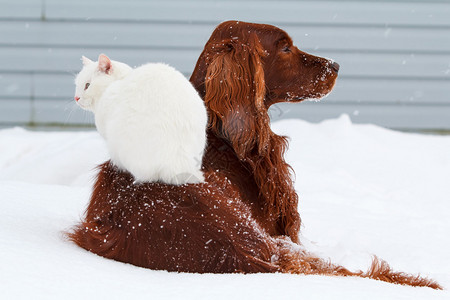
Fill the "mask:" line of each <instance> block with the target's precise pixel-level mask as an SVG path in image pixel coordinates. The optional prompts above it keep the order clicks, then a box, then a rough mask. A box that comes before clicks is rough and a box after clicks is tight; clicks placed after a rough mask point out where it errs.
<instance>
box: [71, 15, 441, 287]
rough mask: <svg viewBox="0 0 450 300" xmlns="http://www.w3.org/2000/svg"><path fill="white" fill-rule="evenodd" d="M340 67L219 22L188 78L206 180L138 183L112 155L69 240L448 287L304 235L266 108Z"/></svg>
mask: <svg viewBox="0 0 450 300" xmlns="http://www.w3.org/2000/svg"><path fill="white" fill-rule="evenodd" d="M338 69H339V66H338V65H337V64H336V63H333V62H332V61H330V60H327V59H324V58H320V57H316V56H312V55H310V54H307V53H305V52H302V51H300V50H299V49H298V48H297V47H295V46H294V45H293V44H292V40H291V38H290V37H289V36H288V35H287V33H286V32H284V31H283V30H281V29H279V28H277V27H274V26H271V25H264V24H252V23H245V22H238V21H228V22H224V23H222V24H220V25H219V26H218V27H217V28H216V29H215V31H214V32H213V33H212V36H211V38H210V39H209V40H208V42H207V43H206V45H205V48H204V50H203V52H202V54H201V55H200V58H199V60H198V62H197V65H196V67H195V70H194V72H193V74H192V77H191V82H192V83H193V85H194V86H195V87H196V89H197V90H198V92H199V94H200V95H201V96H202V98H203V99H204V101H205V104H206V107H207V109H208V113H209V118H210V120H209V128H208V130H207V137H208V144H207V148H206V152H205V155H204V158H203V170H204V172H205V183H202V184H195V185H192V184H187V185H179V186H176V185H167V184H163V183H158V182H156V183H141V184H138V183H135V182H134V180H133V178H132V176H131V175H130V174H129V173H128V172H126V171H121V170H119V169H117V168H116V167H115V166H113V165H112V164H111V163H110V162H109V161H108V162H105V163H104V164H102V165H100V166H99V173H98V176H97V179H96V182H95V186H94V189H93V192H92V196H91V199H90V203H89V206H88V208H87V210H86V214H85V216H84V220H83V221H82V222H81V224H79V225H78V226H77V227H76V228H74V230H73V231H72V232H71V233H69V238H70V239H71V240H73V241H74V242H75V243H76V244H78V245H79V246H80V247H82V248H84V249H86V250H88V251H91V252H93V253H96V254H98V255H100V256H103V257H106V258H110V259H114V260H117V261H121V262H126V263H130V264H134V265H136V266H141V267H145V268H150V269H155V270H168V271H176V272H196V273H232V272H243V273H257V272H284V273H295V274H323V275H339V276H360V277H367V278H373V279H378V280H382V281H387V282H392V283H398V284H407V285H412V286H428V287H431V288H435V289H440V288H441V287H440V286H439V285H438V284H437V283H436V282H434V281H433V280H430V279H426V278H422V277H420V276H413V275H408V274H405V273H401V272H394V271H392V270H391V268H390V267H389V266H388V264H387V263H386V262H384V261H380V260H378V259H377V258H375V259H374V261H373V263H372V266H371V268H370V269H369V270H368V271H367V272H362V271H358V272H351V271H349V270H347V269H346V268H344V267H342V266H338V265H335V264H332V263H330V262H328V261H326V260H324V259H322V258H320V257H317V256H315V255H313V254H311V253H308V252H307V251H306V250H305V249H304V248H303V247H302V246H301V244H300V243H299V241H298V233H299V228H300V217H299V214H298V210H297V205H298V196H297V194H296V192H295V189H294V185H293V180H292V170H291V168H290V166H289V165H288V164H287V163H286V162H285V160H284V158H283V155H284V152H285V150H286V148H287V139H286V137H283V136H278V135H276V134H275V133H273V132H272V131H271V129H270V120H269V115H268V108H269V107H270V106H271V105H272V104H274V103H278V102H287V101H290V102H300V101H302V100H305V99H317V98H321V97H322V96H324V95H326V94H328V93H329V92H330V91H331V90H332V88H333V86H334V84H335V81H336V78H337V73H338ZM149 155H151V153H149Z"/></svg>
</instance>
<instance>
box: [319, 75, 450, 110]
mask: <svg viewBox="0 0 450 300" xmlns="http://www.w3.org/2000/svg"><path fill="white" fill-rule="evenodd" d="M323 101H324V102H326V103H334V104H343V103H349V102H350V103H374V104H390V105H395V104H398V105H402V106H404V105H418V104H420V105H435V104H439V105H448V106H450V82H439V81H431V82H424V81H422V80H387V79H349V78H338V81H337V83H336V86H335V88H334V89H333V92H332V93H331V94H330V96H328V97H327V98H326V99H324V100H323ZM449 118H450V115H449Z"/></svg>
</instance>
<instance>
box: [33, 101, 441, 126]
mask: <svg viewBox="0 0 450 300" xmlns="http://www.w3.org/2000/svg"><path fill="white" fill-rule="evenodd" d="M343 113H345V114H348V115H349V116H350V117H351V119H352V121H353V122H354V123H376V124H379V125H381V126H386V127H391V128H409V129H444V128H450V118H448V116H449V115H450V106H396V105H386V104H380V105H377V104H373V105H367V104H366V105H365V104H356V103H355V104H340V105H333V104H330V103H326V102H319V103H311V102H306V103H297V104H286V103H283V104H279V105H277V107H274V108H272V109H271V111H270V115H271V119H272V120H273V121H276V120H279V119H281V118H283V119H286V118H301V119H303V120H306V121H309V122H320V121H322V120H323V119H328V118H336V117H338V116H339V115H341V114H343ZM411 120H413V122H411ZM34 122H36V123H45V124H50V123H59V124H65V125H71V124H94V117H93V114H92V113H90V112H87V111H83V110H81V109H79V108H76V107H75V106H73V105H70V104H62V103H61V101H57V100H45V101H37V102H36V103H35V115H34Z"/></svg>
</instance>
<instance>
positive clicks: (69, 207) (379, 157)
mask: <svg viewBox="0 0 450 300" xmlns="http://www.w3.org/2000/svg"><path fill="white" fill-rule="evenodd" d="M272 127H273V129H274V131H275V132H277V133H279V134H285V135H288V136H290V137H291V143H290V148H289V151H288V153H287V159H288V161H289V162H290V163H291V164H292V166H293V168H294V170H295V172H296V176H297V178H296V188H297V191H298V192H299V194H300V205H299V210H300V215H301V216H302V219H303V227H302V237H301V240H302V241H303V243H304V244H305V245H306V246H307V248H309V249H310V250H311V251H314V252H316V253H319V254H320V255H322V256H324V257H330V258H331V260H332V261H333V262H335V263H339V264H343V265H344V266H347V267H348V268H351V269H366V268H367V267H368V266H369V263H370V259H371V255H372V254H376V255H378V256H379V257H380V258H383V259H385V260H386V261H388V262H389V263H390V264H391V266H392V267H394V268H395V269H397V270H402V271H405V272H409V273H421V274H422V275H425V276H429V277H432V278H434V279H436V280H437V281H438V282H439V283H441V284H442V285H443V286H444V288H450V250H449V249H450V136H431V135H419V134H406V133H400V132H395V131H391V130H387V129H383V128H380V127H376V126H373V125H354V124H352V123H351V122H350V120H349V118H348V117H347V116H342V117H341V118H339V119H334V120H328V121H325V122H322V123H320V124H311V123H307V122H304V121H300V120H284V121H279V122H276V123H274V124H273V126H272ZM106 159H107V153H106V149H105V146H104V143H103V141H102V139H101V138H100V136H99V135H98V134H97V133H96V132H95V131H86V132H32V131H26V130H24V129H22V128H11V129H3V130H0V203H1V209H0V286H1V296H0V297H1V298H2V299H93V298H94V297H96V298H99V299H124V298H125V299H127V298H143V299H144V298H145V299H168V298H174V299H175V298H176V299H201V298H205V299H206V298H207V299H210V298H213V299H232V298H236V299H241V298H242V299H257V298H260V299H346V300H347V299H449V298H450V293H449V292H448V291H447V290H444V291H435V290H432V289H429V288H412V287H407V286H398V285H393V284H388V283H384V282H379V281H374V280H369V279H361V278H338V277H324V276H300V275H287V274H255V275H243V274H229V275H219V274H206V275H200V274H177V273H168V272H164V271H153V270H148V269H143V268H138V267H135V266H132V265H128V264H123V263H119V262H116V261H112V260H107V259H104V258H101V257H98V256H96V255H94V254H92V253H89V252H87V251H85V250H83V249H80V248H78V247H77V246H75V245H74V244H72V243H70V242H68V241H67V240H65V239H64V237H63V232H64V231H65V230H67V229H69V228H70V227H71V226H73V225H74V224H76V223H77V221H78V220H79V219H80V217H81V216H82V214H83V211H84V208H85V206H86V204H87V201H88V198H89V193H90V186H91V184H92V177H93V176H94V174H95V170H94V167H95V166H96V165H97V164H99V163H101V162H102V161H104V160H106Z"/></svg>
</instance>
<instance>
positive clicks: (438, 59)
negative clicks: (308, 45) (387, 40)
mask: <svg viewBox="0 0 450 300" xmlns="http://www.w3.org/2000/svg"><path fill="white" fill-rule="evenodd" d="M315 54H318V55H322V56H330V57H331V58H332V59H334V60H335V61H337V62H338V63H339V64H340V65H341V69H340V71H339V73H340V74H341V75H343V76H344V75H345V76H352V77H353V76H361V77H367V76H376V77H382V76H386V77H388V78H395V77H399V78H408V77H410V78H420V79H427V77H430V78H437V79H439V78H440V79H443V80H447V81H449V82H450V53H449V54H439V55H437V54H435V55H431V54H414V53H391V54H382V53H333V52H331V51H330V52H328V51H326V52H325V51H321V50H318V51H316V52H315Z"/></svg>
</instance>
